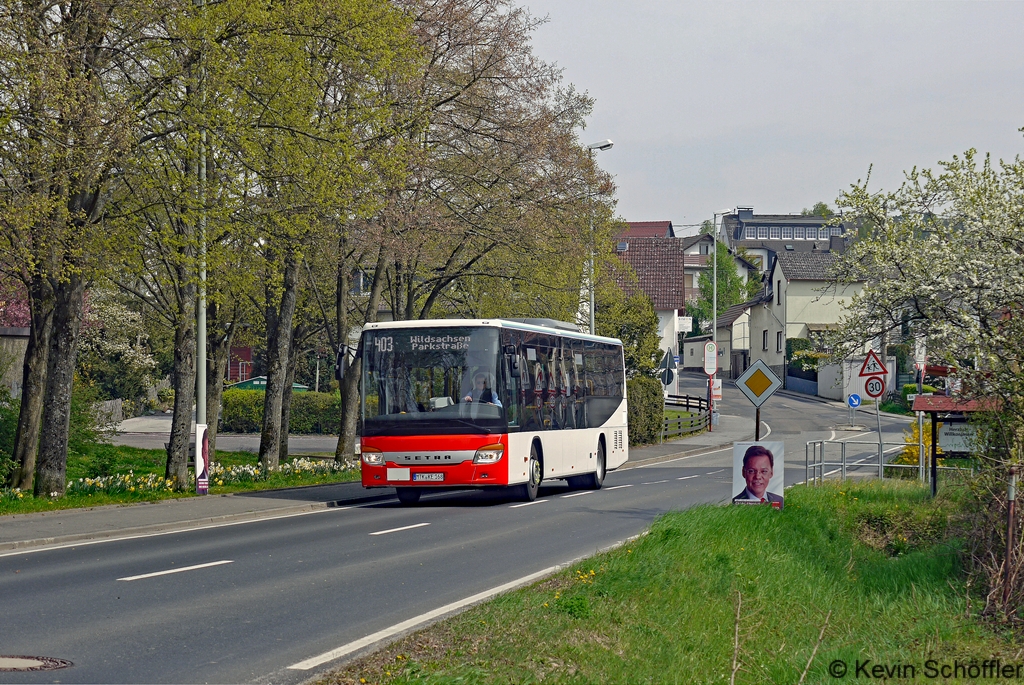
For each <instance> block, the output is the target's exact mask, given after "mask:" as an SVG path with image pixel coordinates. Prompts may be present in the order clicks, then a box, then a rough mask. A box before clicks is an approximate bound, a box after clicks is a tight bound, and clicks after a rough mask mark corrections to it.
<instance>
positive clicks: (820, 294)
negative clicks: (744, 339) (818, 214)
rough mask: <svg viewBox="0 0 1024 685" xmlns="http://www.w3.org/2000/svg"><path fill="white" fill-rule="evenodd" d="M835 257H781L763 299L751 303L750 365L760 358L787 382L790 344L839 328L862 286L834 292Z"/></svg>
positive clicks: (767, 280) (787, 253) (788, 253)
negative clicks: (831, 278)
mask: <svg viewBox="0 0 1024 685" xmlns="http://www.w3.org/2000/svg"><path fill="white" fill-rule="evenodd" d="M837 259H838V255H837V254H835V253H833V252H815V251H801V252H797V251H786V250H783V251H782V252H778V253H776V255H775V259H774V261H773V262H772V265H771V269H770V270H769V271H768V273H767V275H766V277H765V290H764V295H763V296H762V297H761V298H760V299H759V300H755V301H754V302H752V303H749V304H750V324H749V325H750V363H753V362H754V361H755V360H757V359H760V360H761V361H763V362H764V363H765V364H767V365H768V366H770V367H771V368H772V370H773V371H774V372H775V373H776V374H777V375H778V376H779V378H785V375H786V374H785V371H786V368H785V367H786V363H787V360H786V339H787V338H806V339H811V340H813V339H815V338H816V337H820V336H822V335H823V334H824V333H826V332H827V331H829V330H832V329H835V328H837V327H838V323H839V319H840V318H841V317H842V315H843V306H844V304H845V303H849V302H850V300H851V298H852V297H853V296H854V295H855V294H857V293H859V292H860V291H861V289H862V288H863V284H862V283H852V284H849V285H846V286H841V287H832V286H831V285H830V283H829V273H830V269H831V268H832V266H833V265H834V264H835V262H836V260H837Z"/></svg>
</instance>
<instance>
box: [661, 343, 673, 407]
mask: <svg viewBox="0 0 1024 685" xmlns="http://www.w3.org/2000/svg"><path fill="white" fill-rule="evenodd" d="M675 360H676V358H675V355H674V354H673V353H672V348H669V349H668V351H667V352H665V356H664V357H662V358H661V364H660V365H659V366H658V368H659V369H661V371H660V372H659V373H658V376H660V377H661V384H662V385H664V386H665V396H666V397H667V396H668V387H669V386H670V385H672V381H674V380H675V378H676V374H675V368H676V361H675Z"/></svg>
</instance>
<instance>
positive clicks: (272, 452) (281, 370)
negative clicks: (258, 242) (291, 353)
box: [260, 252, 299, 474]
mask: <svg viewBox="0 0 1024 685" xmlns="http://www.w3.org/2000/svg"><path fill="white" fill-rule="evenodd" d="M298 273H299V264H298V260H297V259H296V256H295V254H294V253H292V252H289V253H288V255H287V256H286V257H285V265H284V292H283V293H282V294H281V305H280V309H276V308H274V307H268V308H267V391H266V397H265V399H264V400H263V431H262V433H261V435H260V468H261V469H262V470H263V473H264V474H266V473H269V472H270V471H276V470H277V469H278V467H279V465H280V452H281V405H282V401H283V398H284V388H285V376H287V371H288V369H287V366H288V350H289V347H290V343H291V335H292V319H293V318H294V316H295V301H296V296H297V290H298Z"/></svg>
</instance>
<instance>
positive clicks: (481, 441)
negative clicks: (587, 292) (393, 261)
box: [358, 319, 629, 504]
mask: <svg viewBox="0 0 1024 685" xmlns="http://www.w3.org/2000/svg"><path fill="white" fill-rule="evenodd" d="M358 353H359V354H360V355H361V357H362V378H361V383H360V386H361V416H360V435H361V453H362V482H363V486H364V487H367V488H382V487H393V488H397V489H398V498H399V500H401V501H402V502H403V503H405V504H411V503H415V502H416V501H418V500H419V498H420V495H421V493H422V492H423V490H424V489H426V488H439V487H440V488H462V487H466V488H485V487H495V486H499V487H502V488H511V489H512V490H513V494H514V495H515V496H516V497H518V498H520V499H524V500H527V501H532V500H534V499H536V497H537V489H538V487H539V486H540V484H541V481H542V480H547V479H566V480H568V481H569V484H570V485H572V486H574V487H581V488H591V489H597V488H600V487H601V484H602V483H603V481H604V477H605V473H606V472H607V471H610V470H613V469H615V468H617V467H619V466H621V465H622V464H623V463H624V462H625V461H626V460H627V459H628V457H629V434H628V428H627V424H626V380H625V368H624V360H623V356H622V343H621V342H620V341H618V340H615V339H613V338H604V337H600V336H595V335H587V334H584V333H580V332H578V330H576V328H575V326H572V325H570V324H564V323H561V322H557V321H551V320H549V319H519V320H508V319H492V320H447V319H445V320H434V321H397V322H389V323H372V324H367V325H366V327H365V328H364V329H363V334H362V338H361V340H360V344H359V352H358Z"/></svg>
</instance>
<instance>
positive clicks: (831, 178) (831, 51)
mask: <svg viewBox="0 0 1024 685" xmlns="http://www.w3.org/2000/svg"><path fill="white" fill-rule="evenodd" d="M518 2H519V3H520V4H521V5H523V6H525V7H527V8H528V9H529V10H530V12H531V13H532V14H533V15H535V16H537V17H545V16H546V17H547V19H548V21H547V23H545V24H544V25H542V26H540V27H539V28H538V29H537V30H536V32H535V34H534V53H535V54H536V55H537V56H538V57H540V58H541V59H543V60H545V61H547V62H554V63H556V64H557V65H558V66H560V67H561V68H562V69H563V70H564V72H563V77H564V81H565V83H572V84H573V85H574V86H575V87H576V89H577V90H580V91H585V92H587V93H589V94H590V95H591V96H592V97H594V98H595V100H596V102H595V106H594V111H593V114H592V115H591V117H590V119H589V121H588V124H587V128H586V130H585V131H583V132H582V134H581V136H580V138H581V142H582V143H584V144H587V143H592V142H596V141H600V140H604V139H606V138H610V139H611V140H613V141H614V142H615V147H614V148H612V149H611V150H607V151H602V152H598V153H597V154H598V162H599V164H600V165H601V167H602V168H604V169H605V170H607V171H609V172H610V173H612V174H613V175H614V176H615V181H616V184H617V187H618V190H617V198H618V213H619V215H620V216H621V217H622V218H623V219H625V220H627V221H660V220H671V221H672V222H673V223H674V224H675V225H676V226H677V227H678V226H685V225H687V224H699V223H700V222H701V221H703V220H705V219H710V218H711V216H712V214H713V213H714V212H716V211H721V210H723V209H728V208H732V207H736V206H737V205H740V206H752V207H754V211H755V213H757V214H762V213H765V214H767V213H798V212H799V211H800V210H801V209H803V208H805V207H811V206H812V205H813V204H814V203H815V202H818V201H826V202H828V203H829V204H830V205H834V201H835V198H836V197H837V196H838V195H839V193H840V192H842V191H843V190H844V189H846V188H848V187H849V186H850V185H851V184H853V183H856V182H858V181H859V180H862V179H865V178H866V177H867V174H868V170H869V168H870V169H871V183H870V186H869V187H871V188H874V189H876V190H880V189H886V190H895V189H896V188H897V187H898V186H899V184H900V182H901V181H902V179H903V172H904V170H909V169H911V168H912V167H914V166H917V167H918V168H921V167H929V168H933V167H935V166H936V163H937V162H938V161H941V160H947V159H950V158H952V156H953V155H956V154H960V153H962V152H963V151H965V150H967V149H970V148H975V149H977V150H978V151H979V152H980V153H985V152H989V153H991V154H992V157H993V158H994V159H1000V158H1002V159H1006V160H1012V159H1013V158H1014V157H1016V156H1017V155H1021V154H1024V135H1022V134H1021V133H1020V131H1019V130H1018V129H1020V128H1021V127H1024V2H1009V1H1007V2H852V3H848V2H825V1H819V2H814V1H809V0H807V1H804V2H768V1H764V2H707V1H705V2H686V1H679V0H677V1H673V2H663V1H659V0H629V1H627V0H518Z"/></svg>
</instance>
